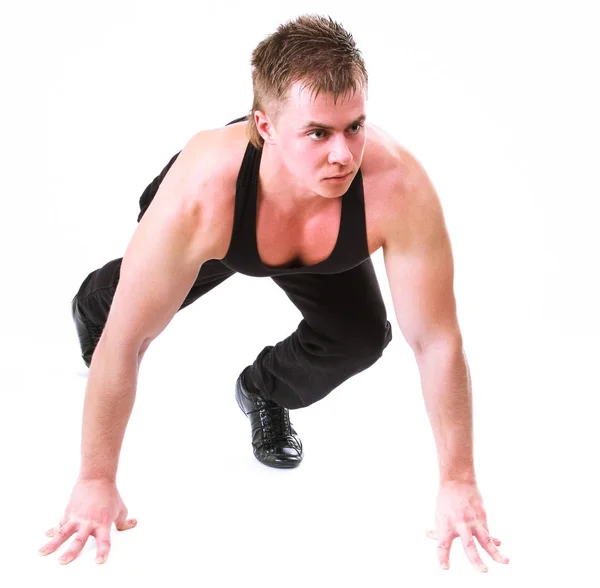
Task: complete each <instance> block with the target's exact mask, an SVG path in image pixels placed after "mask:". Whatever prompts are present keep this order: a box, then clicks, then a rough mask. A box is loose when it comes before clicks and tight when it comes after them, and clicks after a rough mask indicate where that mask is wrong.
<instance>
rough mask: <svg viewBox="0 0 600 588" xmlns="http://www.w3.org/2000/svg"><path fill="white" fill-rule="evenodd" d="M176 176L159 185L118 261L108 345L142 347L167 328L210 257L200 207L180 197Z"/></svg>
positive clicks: (204, 221)
mask: <svg viewBox="0 0 600 588" xmlns="http://www.w3.org/2000/svg"><path fill="white" fill-rule="evenodd" d="M177 173H178V172H177V170H175V172H174V173H173V175H171V177H169V175H167V177H166V178H165V180H163V184H161V187H160V189H159V192H158V193H157V195H156V197H155V200H154V202H153V204H152V206H150V207H149V208H148V210H147V211H146V214H145V215H144V216H143V218H142V219H141V221H140V223H139V225H138V226H137V228H136V231H135V232H134V234H133V236H132V238H131V240H130V242H129V244H128V246H127V249H126V252H125V254H124V257H123V261H122V263H121V271H120V276H119V282H118V285H117V288H116V291H115V296H114V298H113V301H112V305H111V309H110V312H109V315H108V318H107V322H106V327H105V329H104V331H105V333H106V335H105V337H104V338H106V339H108V342H109V344H110V343H111V342H112V344H113V345H118V346H123V345H124V346H126V347H127V348H132V347H134V348H137V349H138V350H140V349H142V347H146V346H147V345H148V344H149V342H150V341H151V340H153V339H155V338H156V337H157V336H158V335H159V334H160V333H161V332H162V331H163V330H164V329H165V327H166V326H167V325H168V323H169V322H170V321H171V319H172V318H173V316H174V315H175V313H176V312H177V311H178V310H179V308H180V307H181V304H182V303H183V301H184V300H185V297H186V296H187V294H188V292H189V291H190V289H191V287H192V286H193V284H194V282H195V280H196V278H197V276H198V272H199V270H200V267H201V265H202V263H204V262H205V261H206V260H207V259H210V257H211V253H212V252H211V243H212V240H211V238H210V232H211V230H210V228H209V227H208V226H206V225H207V224H208V223H207V220H206V219H204V218H203V212H202V208H201V205H200V204H198V203H194V200H193V199H191V198H186V197H185V193H184V192H183V191H181V182H180V181H178V178H177Z"/></svg>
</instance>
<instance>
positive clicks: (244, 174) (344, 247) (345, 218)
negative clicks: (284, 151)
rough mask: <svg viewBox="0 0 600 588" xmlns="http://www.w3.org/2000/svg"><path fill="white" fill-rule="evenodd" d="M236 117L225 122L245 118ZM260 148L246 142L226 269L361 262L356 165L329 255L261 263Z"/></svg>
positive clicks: (339, 266) (311, 269) (291, 269)
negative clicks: (316, 259) (313, 259)
mask: <svg viewBox="0 0 600 588" xmlns="http://www.w3.org/2000/svg"><path fill="white" fill-rule="evenodd" d="M246 118H247V117H246V116H244V117H241V118H237V119H235V120H233V121H231V122H230V123H227V125H226V126H228V125H232V124H234V123H237V122H241V121H243V120H246ZM178 155H179V153H177V154H175V155H174V156H173V157H172V158H171V160H170V161H169V163H168V164H167V165H166V167H165V168H164V169H163V170H162V172H161V173H160V174H159V175H158V176H157V177H156V178H155V179H154V180H153V182H152V183H151V184H150V185H149V186H148V187H147V188H146V190H145V191H144V193H143V194H142V196H141V198H140V214H139V216H138V222H139V220H140V219H141V218H142V216H143V214H144V212H145V211H146V209H147V208H148V206H149V205H150V203H151V201H152V199H153V198H154V195H155V194H156V192H157V191H158V187H159V185H160V183H161V182H162V180H163V179H164V177H165V176H166V174H167V172H168V170H169V168H170V167H171V166H172V165H173V163H174V161H175V160H176V159H177V156H178ZM261 155H262V150H260V149H256V147H254V145H252V143H250V142H248V146H247V147H246V152H245V153H244V158H243V160H242V164H241V166H240V171H239V173H238V177H237V182H236V193H235V212H234V222H233V232H232V236H231V242H230V244H229V249H228V251H227V254H226V255H225V257H224V258H223V259H222V260H221V262H222V263H223V264H224V265H225V266H227V267H228V268H229V269H231V270H233V271H235V272H238V273H240V274H245V275H247V276H255V277H267V276H281V275H288V274H337V273H340V272H344V271H347V270H349V269H352V268H353V267H356V266H357V265H359V264H361V263H362V262H363V261H365V260H366V259H368V258H369V257H370V254H369V247H368V243H367V225H366V220H365V199H364V191H363V183H362V174H361V170H360V168H359V170H358V172H357V174H356V176H355V177H354V180H353V181H352V184H350V187H349V188H348V190H347V191H346V193H345V194H344V195H343V196H341V199H342V215H341V220H340V228H339V233H338V237H337V241H336V243H335V247H334V248H333V251H332V252H331V255H329V257H327V258H326V259H324V260H323V261H321V262H319V263H316V264H312V265H302V264H301V263H299V262H290V263H288V264H286V265H282V266H276V267H273V266H268V265H264V264H263V263H262V261H261V259H260V256H259V254H258V246H257V242H256V208H257V194H258V190H257V188H258V171H259V168H260V159H261Z"/></svg>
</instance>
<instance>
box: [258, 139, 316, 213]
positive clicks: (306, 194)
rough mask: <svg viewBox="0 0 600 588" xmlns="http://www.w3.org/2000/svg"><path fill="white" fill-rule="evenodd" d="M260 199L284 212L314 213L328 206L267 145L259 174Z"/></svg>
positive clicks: (262, 156)
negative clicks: (295, 176)
mask: <svg viewBox="0 0 600 588" xmlns="http://www.w3.org/2000/svg"><path fill="white" fill-rule="evenodd" d="M258 183H259V197H260V199H261V200H262V201H266V202H268V203H269V204H271V205H273V206H274V207H276V208H278V209H279V210H281V211H282V212H301V211H303V212H307V213H310V212H314V211H316V210H319V209H321V208H322V207H323V205H326V204H327V198H323V197H322V196H319V194H316V193H315V192H314V191H312V190H310V189H309V188H307V187H306V186H302V185H301V184H300V183H299V182H298V181H297V180H296V178H294V177H293V176H292V175H291V174H290V172H289V170H288V169H287V168H286V167H285V165H284V163H283V161H282V160H281V158H280V157H279V155H278V153H277V151H276V150H275V149H274V148H272V147H270V146H269V145H267V144H265V145H264V146H263V152H262V155H261V160H260V168H259V172H258Z"/></svg>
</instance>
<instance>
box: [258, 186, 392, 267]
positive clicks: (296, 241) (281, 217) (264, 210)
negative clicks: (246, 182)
mask: <svg viewBox="0 0 600 588" xmlns="http://www.w3.org/2000/svg"><path fill="white" fill-rule="evenodd" d="M370 188H373V187H372V186H369V183H368V182H365V183H364V193H365V221H366V235H367V247H368V249H369V253H370V254H373V253H374V252H375V251H376V250H377V249H379V247H381V245H382V235H381V230H380V227H381V222H380V218H381V217H382V214H383V212H384V211H382V210H381V205H380V204H379V202H378V199H376V198H375V197H374V192H373V190H372V189H370ZM342 198H344V197H343V196H342V197H341V198H336V199H332V201H331V202H330V203H327V206H325V207H323V208H321V209H320V210H318V211H317V212H314V213H312V214H303V215H293V214H283V213H281V212H278V211H277V210H276V209H274V208H273V207H270V206H268V205H267V204H263V203H260V202H259V204H258V206H257V214H256V244H257V249H258V253H259V256H260V259H261V261H262V263H263V264H264V265H267V266H271V267H277V266H282V265H287V264H288V263H292V262H295V263H300V264H302V265H314V264H317V263H321V262H322V261H324V260H325V259H327V258H328V257H329V256H330V255H331V253H332V251H333V250H334V248H335V246H336V242H337V240H338V235H339V232H340V223H341V213H342ZM357 238H364V236H362V235H361V236H358V235H357Z"/></svg>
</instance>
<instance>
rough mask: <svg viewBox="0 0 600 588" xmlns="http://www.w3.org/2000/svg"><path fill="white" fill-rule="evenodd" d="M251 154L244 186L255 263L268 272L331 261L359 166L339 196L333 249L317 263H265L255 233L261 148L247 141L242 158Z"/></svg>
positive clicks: (302, 268) (305, 268)
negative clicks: (350, 181)
mask: <svg viewBox="0 0 600 588" xmlns="http://www.w3.org/2000/svg"><path fill="white" fill-rule="evenodd" d="M252 156H254V161H249V162H248V164H249V165H250V167H251V169H252V172H253V173H252V175H251V177H250V178H249V179H250V182H249V184H248V183H247V184H246V187H247V188H248V189H249V194H248V196H249V198H248V206H249V208H250V210H249V212H250V215H249V217H248V224H249V227H253V231H252V232H253V239H252V245H253V247H252V255H253V256H254V258H255V261H256V263H258V264H259V265H260V267H261V268H263V269H264V270H265V271H269V272H277V271H280V270H299V271H311V270H313V269H319V268H321V267H322V266H324V265H326V264H327V263H331V261H332V260H333V259H335V257H336V255H337V253H338V251H339V249H340V247H341V243H342V240H343V238H344V235H345V232H346V230H347V228H346V227H347V225H348V224H349V223H348V222H345V221H346V220H347V217H348V207H349V206H350V205H349V197H350V196H351V192H352V191H353V189H354V183H355V182H356V181H357V180H358V181H361V176H360V168H359V170H358V173H357V174H356V176H355V177H354V179H353V181H352V183H351V184H350V187H349V188H348V190H347V191H346V192H345V193H344V194H343V195H342V196H340V198H341V200H342V206H341V210H340V223H339V228H338V232H337V237H336V240H335V245H334V246H333V249H332V250H331V252H330V253H329V255H328V256H327V257H326V258H325V259H323V260H321V261H319V262H317V263H312V264H308V265H304V264H302V263H301V262H299V261H298V260H297V258H296V259H293V260H291V261H290V262H288V263H286V264H281V265H267V264H266V263H264V262H263V260H262V259H261V258H260V253H259V251H258V234H257V230H256V228H257V219H258V180H259V171H260V161H261V158H262V150H260V149H256V148H255V147H254V146H253V145H252V143H250V142H249V143H248V146H247V148H246V154H245V156H244V160H246V159H247V158H248V157H252ZM245 165H246V161H244V162H243V163H242V166H245ZM236 200H237V199H236Z"/></svg>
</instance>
